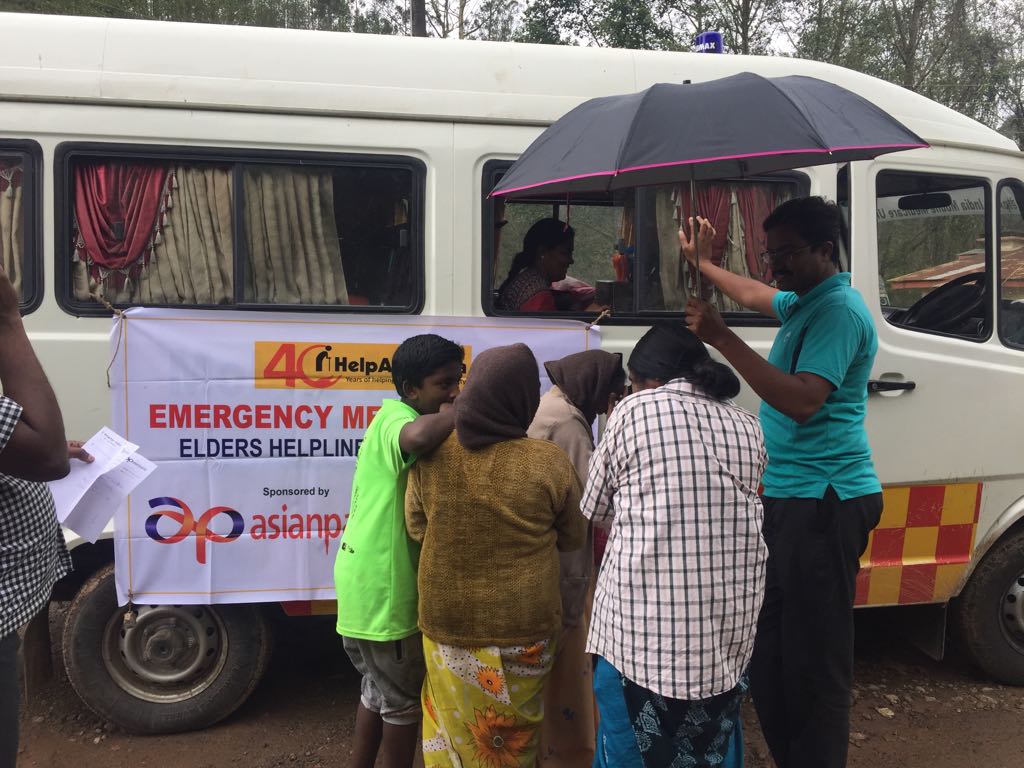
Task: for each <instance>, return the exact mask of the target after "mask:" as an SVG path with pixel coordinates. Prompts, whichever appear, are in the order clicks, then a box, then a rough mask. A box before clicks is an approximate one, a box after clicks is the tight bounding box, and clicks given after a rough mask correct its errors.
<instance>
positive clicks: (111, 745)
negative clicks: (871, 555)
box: [18, 610, 1024, 768]
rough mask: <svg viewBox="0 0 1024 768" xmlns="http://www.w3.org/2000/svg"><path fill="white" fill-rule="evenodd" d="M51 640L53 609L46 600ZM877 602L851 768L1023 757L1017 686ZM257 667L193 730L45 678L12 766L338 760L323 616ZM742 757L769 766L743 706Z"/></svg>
mask: <svg viewBox="0 0 1024 768" xmlns="http://www.w3.org/2000/svg"><path fill="white" fill-rule="evenodd" d="M54 618H55V621H54V622H53V623H54V633H55V634H54V645H55V647H59V643H60V637H59V632H60V630H61V626H60V616H59V611H54ZM890 626H891V624H890V621H889V619H888V617H887V616H886V614H885V613H884V612H880V611H877V610H876V611H866V612H860V613H859V614H858V622H857V647H858V650H857V668H856V678H857V679H856V691H855V703H854V709H853V716H852V733H851V737H850V744H851V746H850V761H849V765H850V767H851V768H880V767H881V766H886V767H888V766H893V767H894V768H895V767H898V768H945V767H946V766H951V767H952V766H986V768H1021V767H1022V766H1024V729H1022V728H1021V724H1022V722H1024V688H1008V687H1004V686H999V685H995V684H993V683H990V682H988V681H986V680H984V679H983V678H982V677H980V675H979V673H978V672H977V671H976V670H975V669H973V668H972V667H971V666H970V665H969V664H968V663H967V662H966V661H964V660H963V658H962V657H961V656H960V655H959V654H958V653H957V651H956V649H955V648H954V649H953V650H952V652H951V653H950V654H949V655H948V656H947V658H946V660H944V661H943V662H941V663H940V662H934V661H932V660H930V659H928V658H927V657H926V656H924V655H923V654H921V653H920V652H918V651H917V650H916V649H914V648H912V647H911V646H910V645H909V644H908V643H906V642H905V641H902V640H899V639H894V638H892V637H890V636H889V634H890V633H889V627H890ZM284 630H285V631H283V632H282V633H281V634H280V636H279V640H278V644H277V648H276V651H275V655H274V658H273V661H272V662H271V666H270V669H269V671H268V674H267V677H266V679H265V680H264V681H263V683H262V684H261V685H260V687H259V688H258V689H257V690H256V691H255V693H254V694H253V695H252V697H251V698H250V699H249V701H247V702H246V703H245V704H244V705H243V706H242V708H241V709H240V710H239V711H237V712H236V713H235V714H234V715H232V716H231V717H230V718H228V719H227V720H226V721H224V722H222V723H220V724H218V725H216V726H214V727H213V728H210V729H208V730H206V731H203V732H198V733H187V734H180V735H175V736H161V737H142V736H132V735H129V734H126V733H123V732H121V731H119V730H118V729H117V728H116V727H114V726H113V725H111V724H109V723H104V722H103V721H102V720H101V719H99V718H97V717H96V716H95V715H93V714H92V712H90V711H89V710H88V709H87V708H86V707H85V706H84V705H83V704H82V703H81V702H80V701H79V700H78V698H77V697H76V695H75V693H74V691H73V690H72V689H71V687H70V686H69V685H68V682H67V678H66V676H65V675H64V670H63V667H62V665H61V663H60V659H59V658H56V659H55V666H56V672H55V679H54V680H53V681H52V682H51V683H49V684H47V685H46V686H45V687H43V688H41V689H39V690H37V691H36V692H34V694H33V695H32V696H31V697H30V699H29V701H28V702H27V704H26V705H25V706H24V707H23V712H22V725H21V728H22V731H21V732H22V749H21V754H20V757H19V761H18V768H63V767H64V766H69V767H70V766H74V767H75V768H120V767H121V766H124V768H139V767H140V766H153V767H154V768H156V767H157V766H159V768H206V767H208V766H209V767H211V768H212V767H215V766H247V768H275V767H277V766H287V767H288V768H292V767H293V766H337V767H339V768H344V766H346V765H348V756H349V747H350V743H351V736H350V734H351V732H352V724H353V719H354V712H355V703H356V700H357V697H358V676H357V674H356V673H355V671H354V670H353V669H352V668H351V667H350V666H349V664H348V663H347V661H346V660H345V658H344V652H343V651H342V648H341V644H340V642H339V641H338V639H337V638H336V636H335V635H334V633H333V628H332V626H331V623H330V622H329V621H324V620H318V619H295V620H290V621H289V622H288V623H287V624H286V625H285V626H284ZM745 715H746V716H745V722H744V728H745V736H746V740H747V761H746V764H747V766H749V767H750V768H771V766H772V762H771V761H770V759H769V758H768V757H767V749H766V748H765V746H764V741H763V739H762V738H761V734H760V730H759V729H758V727H757V720H756V718H755V717H754V715H753V710H752V708H751V707H750V706H749V704H748V706H747V708H746V713H745Z"/></svg>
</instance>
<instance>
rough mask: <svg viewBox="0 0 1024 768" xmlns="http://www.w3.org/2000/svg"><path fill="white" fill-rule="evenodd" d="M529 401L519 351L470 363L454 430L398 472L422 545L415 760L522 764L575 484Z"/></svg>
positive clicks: (570, 543)
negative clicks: (536, 429) (419, 749)
mask: <svg viewBox="0 0 1024 768" xmlns="http://www.w3.org/2000/svg"><path fill="white" fill-rule="evenodd" d="M539 402H540V376H539V372H538V368H537V361H536V359H535V358H534V356H533V353H532V352H531V351H530V349H529V347H527V346H526V345H524V344H514V345H512V346H508V347H496V348H493V349H489V350H487V351H485V352H483V353H481V354H480V356H479V357H477V358H476V360H474V361H473V366H472V368H471V369H470V372H469V375H468V376H467V378H466V385H465V387H464V388H463V390H462V394H461V395H459V398H458V399H457V400H456V401H455V432H454V433H453V434H452V435H451V436H450V437H449V438H448V440H446V441H445V442H444V443H442V444H441V446H440V447H439V448H437V449H436V450H435V451H434V453H432V454H430V455H428V456H424V457H423V458H420V459H419V460H418V461H417V462H416V464H415V465H413V468H412V470H411V471H410V474H409V485H408V491H407V494H406V503H405V516H406V528H407V530H408V532H409V535H410V536H411V537H412V538H413V539H415V540H417V541H420V542H422V544H423V547H422V550H421V552H420V562H419V575H418V583H419V623H420V628H421V629H422V631H423V650H424V657H425V659H426V666H427V676H426V680H425V681H424V684H423V694H422V702H423V758H424V764H425V765H426V766H427V768H431V767H432V766H445V767H448V766H460V765H493V766H523V767H524V768H526V767H529V768H532V766H534V764H535V761H536V758H537V744H538V739H539V736H540V727H541V721H542V719H543V715H544V687H545V684H546V682H547V679H548V675H549V674H550V671H551V666H552V662H553V660H554V652H555V642H556V638H557V636H558V633H559V631H560V630H561V626H562V611H561V599H560V597H559V590H558V584H559V560H558V552H559V551H571V550H575V549H579V548H580V547H582V546H583V543H584V541H585V538H586V530H587V523H586V520H585V519H584V518H583V516H582V515H580V512H579V497H580V484H579V480H578V479H577V477H576V470H575V469H574V468H573V465H572V463H571V462H570V461H569V459H568V457H567V456H566V455H565V452H564V451H563V450H562V449H561V448H559V447H558V446H556V445H555V444H554V443H550V442H548V441H546V440H534V439H531V438H528V437H527V436H526V430H527V428H528V427H529V426H530V422H531V421H532V420H533V417H534V414H535V413H536V411H537V406H538V404H539Z"/></svg>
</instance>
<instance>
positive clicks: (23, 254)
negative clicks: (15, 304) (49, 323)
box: [0, 142, 41, 314]
mask: <svg viewBox="0 0 1024 768" xmlns="http://www.w3.org/2000/svg"><path fill="white" fill-rule="evenodd" d="M35 171H36V164H35V162H34V159H33V156H32V154H30V153H29V152H27V151H19V150H16V149H13V148H12V149H8V148H7V147H5V146H4V143H2V142H0V264H2V266H3V269H4V271H5V272H6V273H7V276H8V277H9V278H10V280H11V282H12V283H13V284H14V289H15V290H16V291H17V292H18V297H19V298H20V300H21V302H20V303H21V310H22V314H26V313H28V312H30V311H32V309H34V308H35V306H36V305H37V304H38V301H39V299H40V298H41V296H39V295H38V293H39V292H38V290H37V288H36V285H35V277H36V275H37V274H38V264H39V253H38V251H37V249H38V246H39V240H38V233H37V232H36V227H37V226H38V224H37V223H38V221H39V214H40V211H39V210H38V204H37V202H38V201H37V199H36V195H35V183H34V182H35V181H36V173H35Z"/></svg>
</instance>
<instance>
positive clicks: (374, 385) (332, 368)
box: [255, 341, 398, 390]
mask: <svg viewBox="0 0 1024 768" xmlns="http://www.w3.org/2000/svg"><path fill="white" fill-rule="evenodd" d="M397 348H398V345H397V344H341V343H338V344H336V343H318V342H305V341H257V342H256V371H255V374H256V376H255V378H256V387H257V388H258V389H383V390H388V389H392V388H393V387H394V385H393V384H392V383H391V357H392V356H393V355H394V354H395V350H396V349H397Z"/></svg>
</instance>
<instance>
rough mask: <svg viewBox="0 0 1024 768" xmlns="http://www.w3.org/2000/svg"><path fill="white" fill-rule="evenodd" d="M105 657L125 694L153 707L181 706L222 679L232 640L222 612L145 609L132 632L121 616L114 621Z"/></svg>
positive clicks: (189, 608)
mask: <svg viewBox="0 0 1024 768" xmlns="http://www.w3.org/2000/svg"><path fill="white" fill-rule="evenodd" d="M103 655H104V662H105V663H106V665H107V668H108V670H109V671H110V674H111V677H113V679H114V680H115V682H117V684H118V685H119V686H120V687H121V688H123V689H124V690H126V691H128V692H130V693H132V694H133V695H135V696H138V697H139V698H142V699H145V700H148V701H160V702H167V701H181V700H184V699H188V698H191V697H192V696H195V694H196V693H198V692H199V691H201V690H203V689H205V688H206V687H207V686H209V684H210V683H211V682H213V680H214V679H215V678H216V677H217V675H218V674H219V673H220V670H221V668H222V667H223V665H224V659H225V657H226V655H227V637H226V633H225V631H224V625H223V624H222V623H221V620H220V618H219V617H218V616H217V613H216V611H215V610H213V609H211V608H208V607H206V606H200V605H152V606H139V608H138V615H137V616H136V618H135V621H134V623H132V624H131V625H130V626H126V625H125V624H124V623H123V622H122V621H121V615H120V613H117V614H115V616H113V617H112V618H111V621H110V622H109V623H108V625H107V641H106V642H105V643H104V654H103Z"/></svg>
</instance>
